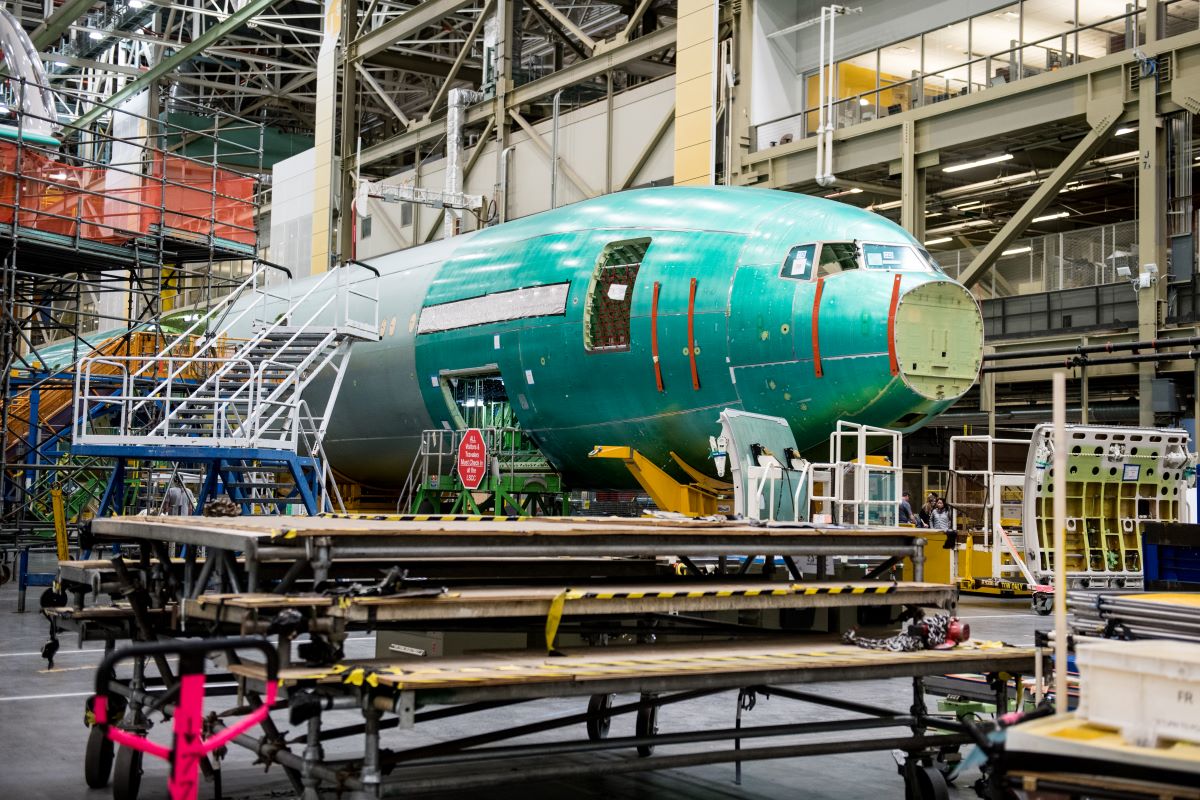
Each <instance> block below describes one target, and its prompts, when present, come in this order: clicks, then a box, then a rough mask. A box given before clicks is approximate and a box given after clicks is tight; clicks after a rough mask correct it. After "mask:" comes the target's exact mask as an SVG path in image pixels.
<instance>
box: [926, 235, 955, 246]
mask: <svg viewBox="0 0 1200 800" xmlns="http://www.w3.org/2000/svg"><path fill="white" fill-rule="evenodd" d="M952 241H954V237H953V236H939V237H938V238H936V239H928V240H926V242H925V246H926V247H930V246H932V245H935V244H945V243H946V242H952Z"/></svg>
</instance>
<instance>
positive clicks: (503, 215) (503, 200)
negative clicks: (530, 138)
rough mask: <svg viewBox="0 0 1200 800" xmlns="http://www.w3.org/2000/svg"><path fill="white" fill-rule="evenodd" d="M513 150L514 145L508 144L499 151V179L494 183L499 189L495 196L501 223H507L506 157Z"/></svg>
mask: <svg viewBox="0 0 1200 800" xmlns="http://www.w3.org/2000/svg"><path fill="white" fill-rule="evenodd" d="M515 148H516V145H515V144H510V145H509V146H508V147H506V148H504V149H503V150H501V151H500V179H499V180H498V181H497V182H496V186H497V188H498V189H499V191H498V192H497V194H499V195H500V221H501V222H507V221H508V157H509V156H510V155H512V151H513V150H514V149H515Z"/></svg>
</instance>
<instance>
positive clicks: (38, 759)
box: [0, 583, 1050, 800]
mask: <svg viewBox="0 0 1200 800" xmlns="http://www.w3.org/2000/svg"><path fill="white" fill-rule="evenodd" d="M40 591H41V590H40V589H37V590H31V593H30V598H29V606H30V608H31V609H32V610H30V611H29V612H27V613H25V614H16V613H14V610H15V608H16V589H15V586H14V584H13V583H9V584H7V585H5V586H4V587H0V675H3V676H4V682H3V686H2V687H0V796H5V797H15V798H22V800H43V799H45V800H62V799H63V798H80V799H81V800H83V799H86V800H99V798H105V797H109V796H110V790H109V789H88V788H87V785H86V784H85V783H84V781H83V772H82V770H83V767H82V763H83V752H84V747H85V744H86V739H87V729H86V728H85V727H84V725H83V706H84V701H85V699H86V697H87V696H88V695H89V694H90V692H91V686H92V681H93V679H94V674H95V667H96V665H97V664H98V663H99V659H100V650H99V649H97V643H89V645H88V647H87V648H85V649H83V650H77V649H75V641H74V636H73V635H66V636H65V637H64V638H63V645H62V649H61V650H60V651H59V654H58V656H57V659H56V662H55V667H54V669H53V670H47V669H46V664H45V661H44V660H42V659H41V657H40V650H41V647H42V645H43V643H45V641H46V639H47V623H46V621H45V620H44V619H43V618H42V616H41V615H40V614H39V613H37V610H36V609H37V594H38V593H40ZM35 592H36V593H35ZM1028 609H1029V607H1028V603H1027V601H998V600H984V599H978V598H963V600H962V601H961V604H960V615H961V616H962V617H963V618H964V619H966V620H967V621H968V622H970V624H971V628H972V633H973V635H975V636H976V637H980V638H985V639H1002V640H1004V641H1006V642H1010V643H1012V644H1030V643H1032V641H1033V633H1034V630H1035V629H1037V628H1039V627H1045V626H1047V625H1049V624H1050V623H1049V619H1048V618H1040V617H1036V616H1034V615H1033V614H1032V613H1031V612H1030V611H1029V610H1028ZM373 652H374V643H373V639H370V638H365V637H364V638H356V639H353V640H351V642H350V643H349V645H348V647H347V655H348V656H349V657H351V658H354V657H369V656H370V655H371V654H373ZM821 688H822V691H825V692H827V693H828V694H830V695H832V696H836V697H842V698H846V699H853V700H856V701H859V702H866V703H872V704H876V705H880V706H887V707H892V708H896V709H906V708H907V706H908V705H909V703H910V699H909V698H910V692H911V684H910V683H909V682H908V681H906V680H890V681H872V682H857V683H839V684H825V685H824V686H823V687H821ZM627 699H633V698H632V697H630V698H627ZM735 702H736V694H735V693H729V694H722V695H717V696H714V697H711V698H706V699H700V700H694V701H690V702H686V703H679V704H677V705H673V706H669V707H667V708H664V709H663V710H662V712H661V713H660V715H659V725H660V730H661V731H663V732H669V731H681V730H695V729H701V728H706V727H729V726H732V724H733V719H734V709H735ZM935 703H936V700H934V699H933V698H931V699H930V705H931V707H936V706H935ZM581 710H582V707H581V701H580V700H578V699H573V700H555V701H542V702H537V703H529V704H524V705H518V706H514V707H511V708H508V709H498V710H494V711H491V712H486V713H481V714H474V715H470V716H467V717H463V718H459V719H448V720H440V721H437V722H432V723H427V724H424V725H422V726H420V727H419V728H418V729H416V730H413V731H407V732H400V731H385V733H384V739H383V744H384V746H385V747H388V746H391V747H404V746H414V745H419V744H423V743H429V742H433V741H439V740H448V739H453V738H457V737H460V736H464V735H469V734H472V733H476V732H479V731H481V730H486V729H488V728H489V727H492V726H496V727H501V726H509V725H519V724H523V723H528V722H533V721H537V720H541V719H545V718H547V717H551V716H560V715H565V714H571V713H577V712H579V711H581ZM275 716H276V718H277V721H278V722H279V724H280V725H281V726H286V724H287V723H286V719H285V715H284V714H282V713H280V714H276V715H275ZM839 716H844V715H842V714H840V712H837V711H832V710H829V709H826V708H823V707H814V706H808V705H803V704H799V703H796V702H793V701H786V700H783V699H780V698H772V699H769V700H760V701H759V703H758V705H757V707H756V708H755V709H754V710H753V711H750V712H748V713H747V714H746V716H745V718H744V724H746V725H768V724H781V723H786V722H795V721H801V720H819V719H836V718H838V717H839ZM358 721H361V717H360V716H358V715H356V714H349V713H340V714H339V715H335V718H334V719H331V720H330V723H329V724H331V725H336V724H351V723H354V722H358ZM163 727H164V726H161V725H160V726H159V727H158V729H157V730H158V734H159V737H161V735H162V733H163ZM612 735H615V736H620V735H633V718H632V716H631V715H625V716H622V717H619V718H617V719H615V720H614V721H613V725H612ZM843 735H846V734H843ZM156 738H157V737H156ZM539 738H540V739H541V740H543V741H553V740H555V735H554V734H545V735H543V736H541V737H529V738H528V739H527V740H526V741H538V740H539ZM355 744H356V740H355V739H346V740H341V741H337V742H332V743H330V745H329V746H328V748H327V756H331V757H337V756H339V755H341V756H353V755H355V749H354V748H355ZM715 746H716V745H714V747H715ZM747 746H755V745H754V743H749V744H748V745H747ZM660 752H667V751H666V750H665V749H660ZM612 757H614V758H624V757H627V756H625V755H624V754H615V755H613V756H612ZM250 762H251V758H250V756H249V754H248V753H247V752H246V751H244V750H241V749H240V748H236V747H234V748H232V749H231V752H230V755H229V757H228V758H227V759H226V760H225V762H224V767H223V775H224V794H225V797H227V798H244V799H245V800H260V799H261V798H270V797H291V796H292V795H291V793H290V790H289V788H288V784H287V781H286V779H285V778H283V776H282V773H281V772H280V770H279V769H278V767H276V768H273V769H271V770H269V771H268V772H266V773H265V774H264V772H263V769H262V767H261V766H258V767H255V766H251V763H250ZM973 780H974V778H973V777H970V776H968V777H967V779H966V780H963V781H960V787H959V788H954V787H952V788H951V796H952V797H958V798H973V797H974V796H975V795H974V792H973V791H972V790H971V789H970V788H969V787H970V783H971V781H973ZM568 794H569V795H571V796H573V797H583V798H588V797H595V798H631V799H633V800H637V799H638V798H655V800H676V798H679V799H682V798H711V799H712V800H717V799H718V798H744V799H746V800H767V799H768V798H770V799H771V800H775V798H781V797H787V796H797V797H799V796H803V797H804V798H806V800H850V799H851V798H855V799H857V798H864V797H875V798H902V797H903V796H904V789H903V783H902V781H901V779H900V778H899V776H898V775H897V774H896V768H895V762H894V761H893V759H892V756H891V755H890V754H889V753H869V754H854V755H843V756H825V757H820V758H808V759H792V760H788V761H762V762H754V763H747V764H745V765H744V767H743V776H742V782H741V785H740V786H739V785H735V783H734V767H733V765H732V764H728V765H717V766H709V767H698V768H694V769H688V770H672V771H664V772H659V773H642V774H633V775H613V776H606V777H602V778H597V779H577V780H572V781H556V782H549V783H544V784H537V785H528V784H526V785H521V786H516V785H513V786H505V787H494V788H489V789H487V790H486V791H478V792H461V793H456V794H454V795H453V797H454V798H456V800H467V799H468V798H484V797H486V798H489V799H490V800H495V798H507V797H520V798H523V800H542V799H543V798H544V799H545V800H549V799H550V798H556V799H557V798H561V797H563V796H566V795H568ZM212 796H213V793H212V787H211V785H202V787H201V797H205V798H208V797H212ZM329 796H330V797H332V796H333V795H332V793H331V794H330V795H329ZM141 797H142V798H145V799H146V800H155V799H157V798H165V797H166V767H165V765H164V763H163V762H160V761H156V760H154V759H150V758H147V759H146V774H145V776H144V777H143V783H142V792H141Z"/></svg>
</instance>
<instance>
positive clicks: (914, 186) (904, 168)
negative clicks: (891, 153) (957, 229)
mask: <svg viewBox="0 0 1200 800" xmlns="http://www.w3.org/2000/svg"><path fill="white" fill-rule="evenodd" d="M900 137H901V141H900V227H902V228H904V230H906V231H908V232H909V233H911V234H912V235H913V236H914V237H915V238H916V239H917V240H918V241H924V240H925V170H923V169H918V168H917V125H916V123H915V122H913V121H912V120H909V121H908V122H905V123H904V124H903V125H901V126H900Z"/></svg>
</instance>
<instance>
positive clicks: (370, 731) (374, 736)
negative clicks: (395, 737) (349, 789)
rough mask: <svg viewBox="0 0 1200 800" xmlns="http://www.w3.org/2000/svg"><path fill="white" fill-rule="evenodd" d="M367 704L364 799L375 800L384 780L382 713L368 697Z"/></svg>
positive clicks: (362, 777) (365, 710) (363, 764)
mask: <svg viewBox="0 0 1200 800" xmlns="http://www.w3.org/2000/svg"><path fill="white" fill-rule="evenodd" d="M363 702H364V703H365V704H366V706H365V707H364V708H363V728H364V729H365V736H364V737H363V738H364V739H365V741H364V743H363V762H362V774H361V776H360V780H362V793H361V797H362V800H375V798H378V797H380V791H379V790H380V788H381V786H380V784H381V781H382V780H383V776H382V773H381V772H380V770H379V718H380V717H381V716H383V715H382V713H381V712H380V711H379V709H377V708H375V707H374V705H372V703H371V699H370V698H369V697H368V698H366V699H365V700H364V701H363Z"/></svg>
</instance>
